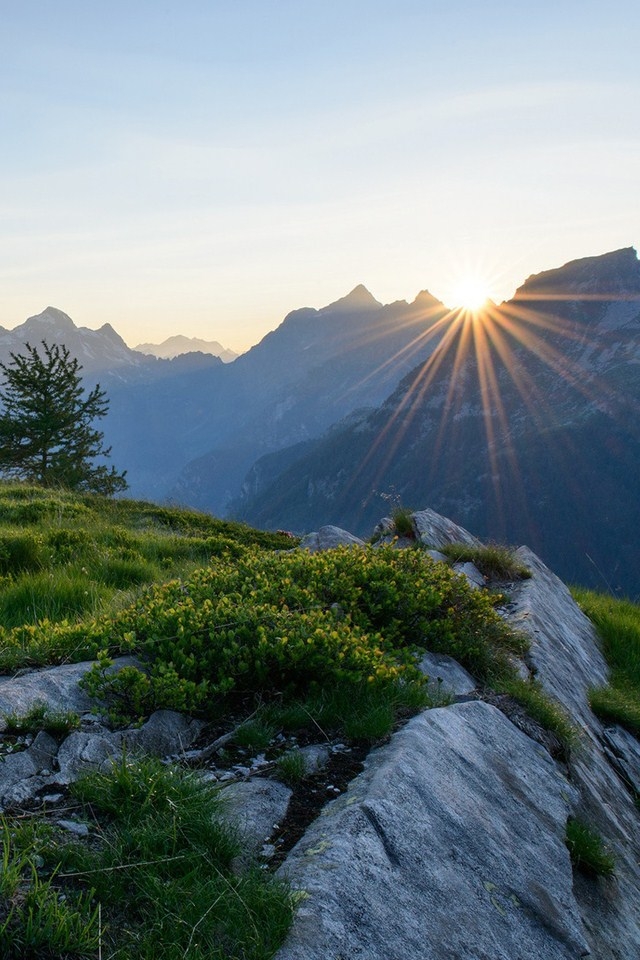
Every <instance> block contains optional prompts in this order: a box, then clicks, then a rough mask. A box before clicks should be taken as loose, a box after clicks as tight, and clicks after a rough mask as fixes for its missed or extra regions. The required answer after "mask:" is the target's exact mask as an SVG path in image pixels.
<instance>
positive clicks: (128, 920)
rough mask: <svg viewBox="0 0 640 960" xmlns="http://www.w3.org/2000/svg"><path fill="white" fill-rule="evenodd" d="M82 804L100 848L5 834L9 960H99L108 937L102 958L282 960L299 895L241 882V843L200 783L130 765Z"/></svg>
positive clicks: (87, 787)
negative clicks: (279, 953) (278, 959)
mask: <svg viewBox="0 0 640 960" xmlns="http://www.w3.org/2000/svg"><path fill="white" fill-rule="evenodd" d="M73 792H74V795H75V797H76V798H77V800H78V801H79V802H80V804H81V808H80V816H82V817H83V818H84V819H85V820H86V821H87V822H89V823H90V824H91V826H92V836H93V837H94V841H93V843H92V844H91V845H86V844H81V843H79V842H78V841H74V840H68V839H66V838H64V837H62V836H61V835H60V834H56V833H55V832H54V831H52V829H51V828H49V829H46V830H44V831H41V832H39V833H38V832H37V831H34V830H33V828H32V827H31V826H30V825H29V823H28V822H27V823H26V824H23V823H22V822H19V823H17V824H16V825H14V826H12V827H9V826H8V825H7V824H5V826H4V838H5V866H4V869H3V871H2V874H1V875H0V884H2V887H1V888H0V889H1V890H2V894H3V896H4V898H5V899H6V900H7V901H8V902H9V903H13V904H17V906H16V908H15V909H14V910H13V912H12V913H11V912H10V913H9V914H8V915H7V916H6V918H5V927H6V932H5V936H7V937H8V939H7V940H6V943H7V944H9V945H10V946H11V949H12V951H13V952H3V954H2V956H3V958H4V957H7V960H14V958H15V960H18V958H20V960H24V958H26V957H31V956H39V957H45V956H46V957H49V956H51V957H67V956H68V957H72V956H73V957H76V956H77V957H96V955H97V948H98V933H99V932H100V940H101V949H102V954H101V955H103V956H105V957H107V956H108V957H110V958H113V960H129V958H131V957H136V960H137V958H142V960H178V958H180V960H182V958H184V957H188V958H189V960H205V958H207V960H223V958H224V960H227V958H238V960H240V958H242V960H267V958H269V957H271V956H272V955H273V952H274V951H275V949H276V948H277V947H278V946H279V945H280V943H281V942H282V939H283V937H284V934H285V933H286V931H287V929H288V927H289V924H290V922H291V917H292V913H293V900H292V896H291V893H290V891H289V889H288V887H287V885H286V884H284V883H282V882H281V881H279V880H277V879H276V878H275V877H273V876H271V875H269V874H266V873H265V872H264V871H260V870H258V869H256V868H255V867H248V868H247V869H246V870H244V871H243V872H241V873H239V872H238V869H237V867H236V866H235V861H234V858H235V857H236V856H237V854H238V853H239V850H240V848H239V842H238V839H237V837H236V836H235V835H234V833H233V832H232V831H231V829H230V827H229V826H228V825H227V824H226V823H225V821H224V819H223V817H222V816H221V803H220V799H219V796H218V795H217V794H216V792H215V790H213V789H212V788H211V787H209V786H208V785H206V784H204V783H203V782H202V780H200V779H199V778H198V777H197V775H196V774H194V773H186V772H184V771H181V770H179V769H177V768H175V767H166V766H163V765H162V764H161V763H160V762H159V761H150V760H145V761H136V760H133V759H131V758H127V757H123V758H122V760H121V761H120V762H118V763H117V764H115V765H114V766H113V768H112V769H111V770H110V771H109V772H107V773H100V774H92V775H90V776H89V777H87V778H85V779H84V780H81V781H78V783H76V784H75V786H74V788H73ZM21 833H22V834H23V835H22V836H20V834H21ZM12 834H13V839H11V835H12ZM11 848H13V849H11ZM36 864H39V865H38V866H36ZM98 906H100V919H101V926H102V929H101V930H100V931H99V930H98ZM1 929H2V928H1V927H0V930H1ZM2 942H3V948H4V947H5V940H3V941H2ZM29 950H31V951H32V952H29Z"/></svg>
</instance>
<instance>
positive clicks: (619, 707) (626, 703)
mask: <svg viewBox="0 0 640 960" xmlns="http://www.w3.org/2000/svg"><path fill="white" fill-rule="evenodd" d="M573 595H574V597H575V599H576V600H577V602H578V603H579V604H580V606H581V607H582V609H583V610H584V612H585V613H586V614H587V616H588V617H589V618H590V619H591V620H592V621H593V623H594V624H595V626H596V627H597V629H598V632H599V634H600V637H601V640H602V649H603V653H604V655H605V658H606V660H607V663H608V664H609V667H610V669H611V679H610V683H609V684H608V685H607V686H606V687H602V688H598V689H593V690H591V691H590V695H589V702H590V704H591V707H592V709H593V711H594V712H595V713H596V714H597V715H598V716H599V717H601V718H602V719H603V720H608V721H612V722H614V723H619V724H621V725H622V726H624V727H626V728H627V729H628V730H630V731H631V732H632V733H634V734H635V735H636V736H639V735H640V606H638V605H637V604H635V603H631V602H630V601H629V600H618V599H616V598H614V597H611V596H608V595H606V594H599V593H594V592H593V591H590V590H583V589H581V588H577V587H575V588H574V589H573Z"/></svg>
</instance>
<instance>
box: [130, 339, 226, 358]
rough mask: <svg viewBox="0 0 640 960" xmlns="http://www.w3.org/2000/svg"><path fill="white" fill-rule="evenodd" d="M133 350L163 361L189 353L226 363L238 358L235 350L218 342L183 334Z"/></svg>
mask: <svg viewBox="0 0 640 960" xmlns="http://www.w3.org/2000/svg"><path fill="white" fill-rule="evenodd" d="M133 349H134V350H137V352H138V353H146V354H150V355H152V356H154V357H159V358H160V359H162V360H173V359H174V358H175V357H179V356H182V355H183V354H187V353H204V354H210V355H211V356H214V357H219V358H220V359H221V360H222V361H223V362H224V363H230V362H231V361H232V360H235V359H236V357H237V356H238V354H237V353H236V352H235V350H229V349H228V347H223V346H222V344H221V343H219V342H218V341H217V340H201V339H200V338H199V337H185V336H183V334H174V336H172V337H167V339H166V340H163V341H162V343H139V344H138V345H137V347H134V348H133Z"/></svg>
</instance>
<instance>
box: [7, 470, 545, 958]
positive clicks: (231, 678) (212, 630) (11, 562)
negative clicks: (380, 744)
mask: <svg viewBox="0 0 640 960" xmlns="http://www.w3.org/2000/svg"><path fill="white" fill-rule="evenodd" d="M291 546H292V541H291V539H290V538H288V537H287V536H285V535H281V534H266V533H263V532H261V531H257V530H252V529H250V528H248V527H246V526H243V525H240V524H232V523H227V522H223V521H219V520H216V519H215V518H212V517H210V516H207V515H203V514H199V513H196V512H193V511H189V510H181V509H177V508H175V509H174V508H164V507H158V506H154V505H151V504H148V503H139V502H132V501H126V500H122V501H108V500H103V499H100V498H94V497H80V496H74V495H72V494H68V493H64V492H51V491H49V492H47V491H43V490H39V489H36V488H29V487H23V486H2V487H0V576H1V579H0V624H2V625H3V626H2V627H0V670H1V671H2V672H11V671H13V670H15V669H17V668H20V667H24V666H30V665H34V664H35V665H38V664H45V663H56V662H62V661H65V660H81V659H85V658H87V657H95V656H98V655H99V656H100V664H101V666H103V665H104V664H105V663H107V662H108V658H109V657H110V656H113V655H117V654H120V653H125V652H127V653H134V654H136V655H137V656H139V657H142V658H143V659H144V660H146V662H147V669H146V670H145V671H144V672H142V671H137V670H133V669H132V670H129V671H126V672H123V673H122V674H120V675H119V677H118V678H117V679H115V680H109V679H107V678H106V677H105V675H104V673H103V672H102V669H101V666H98V667H97V668H96V670H95V672H94V674H93V676H92V678H91V681H90V682H91V685H92V689H93V690H94V692H96V693H99V694H100V695H101V696H103V697H105V698H106V699H107V700H108V702H109V703H110V704H111V715H112V718H113V719H114V722H116V721H117V722H121V723H122V722H126V721H127V720H130V719H131V718H142V717H144V716H145V715H148V714H149V713H150V712H151V711H152V710H153V709H156V708H158V707H173V708H174V709H183V710H188V711H189V712H191V713H194V714H198V715H200V716H201V717H203V718H205V719H209V720H215V721H216V722H217V723H218V724H220V723H222V724H223V725H224V723H225V718H227V719H228V718H229V717H233V722H234V723H239V722H240V721H241V720H242V719H243V718H246V717H249V716H251V717H252V721H251V722H252V723H254V724H255V723H256V722H258V724H262V725H263V726H264V727H265V728H266V729H270V730H271V731H274V730H278V729H282V730H297V729H299V728H301V727H303V726H304V725H307V726H308V725H309V724H310V723H311V724H313V725H315V726H316V728H317V727H321V728H322V729H323V730H325V731H329V732H339V733H340V735H341V736H346V737H348V736H351V737H354V738H364V739H369V740H374V739H376V738H377V737H380V736H384V734H385V733H386V732H388V730H389V729H390V728H391V726H392V725H393V723H394V719H395V718H396V717H397V716H398V714H399V713H406V711H407V710H409V711H410V710H412V709H414V710H415V709H416V708H417V707H419V706H424V705H426V704H427V703H428V698H427V697H426V695H425V690H424V685H423V681H422V679H421V678H420V677H419V675H418V674H417V672H416V670H415V668H414V666H413V662H414V653H415V651H416V649H418V648H420V646H428V647H429V648H430V649H432V650H439V651H441V652H445V653H450V654H452V655H453V656H455V657H456V658H457V659H459V660H460V661H461V662H462V663H464V664H465V665H466V666H467V667H468V668H469V669H470V670H471V671H472V673H474V674H475V675H476V676H477V677H478V678H480V680H482V681H484V682H487V683H493V684H495V685H496V686H498V687H500V686H502V688H503V689H510V692H512V694H513V695H514V696H516V697H517V698H519V699H521V700H524V701H527V699H528V701H529V702H530V703H533V701H535V703H533V706H536V707H537V709H538V712H539V714H540V716H541V717H542V716H543V715H544V714H545V711H546V704H542V702H541V698H542V699H544V698H543V697H542V694H541V692H540V691H539V690H538V689H537V688H534V687H532V688H531V689H530V690H524V689H520V688H519V686H518V684H517V682H516V681H515V679H514V675H513V671H512V668H511V667H510V666H509V654H510V653H512V652H514V651H515V652H518V651H519V650H520V649H521V647H522V641H521V640H520V639H519V638H517V637H515V636H514V635H513V634H512V633H511V632H510V631H509V630H508V629H507V628H506V626H505V625H504V623H503V622H502V620H501V619H500V618H499V617H498V616H497V614H496V613H495V611H494V609H493V605H492V604H493V601H492V600H491V599H490V598H488V597H486V596H484V595H481V594H479V593H473V592H472V591H470V590H469V589H468V588H467V586H466V584H465V583H464V581H463V580H461V579H460V578H457V577H454V576H453V575H452V574H451V573H450V571H449V570H448V568H446V567H445V566H444V565H442V564H434V563H432V562H431V561H430V560H428V559H427V558H425V557H424V556H423V555H422V554H421V553H420V551H417V550H405V551H395V550H392V549H389V548H383V549H379V550H373V549H370V550H364V551H360V550H357V551H348V550H342V551H334V552H331V554H322V555H314V556H310V555H308V554H305V553H288V552H281V551H282V550H284V551H287V550H289V549H290V548H291ZM524 686H527V685H523V684H520V687H524ZM538 701H540V703H538ZM551 722H552V723H553V722H555V721H554V720H553V719H552V720H551ZM176 777H177V780H176V779H175V778H176ZM107 780H108V782H107V781H105V780H103V781H101V782H100V783H99V785H98V786H97V787H95V786H94V787H91V786H89V787H87V789H86V791H85V792H84V793H83V790H84V788H83V787H81V788H79V794H78V798H77V801H76V802H78V803H80V804H85V807H83V809H84V810H85V814H86V816H88V817H90V818H93V817H97V818H98V824H99V827H96V834H100V835H102V837H103V838H104V839H103V842H102V843H101V844H100V843H99V844H97V848H98V849H97V850H95V851H94V855H95V857H94V859H93V860H92V861H91V863H90V864H89V863H88V861H87V860H86V859H83V857H84V854H83V852H82V850H81V849H79V848H77V847H76V848H74V847H73V844H69V841H68V839H65V838H64V836H61V833H60V831H57V832H56V831H55V830H53V831H52V829H51V828H50V827H49V826H47V825H46V824H36V825H34V824H33V823H31V822H24V821H12V822H10V823H9V822H7V823H5V824H4V825H3V828H2V831H0V832H1V835H2V839H3V843H4V851H5V863H6V864H7V868H6V869H5V870H4V885H3V886H2V885H0V936H5V939H6V938H7V937H8V936H9V935H10V936H11V937H13V941H12V942H15V947H12V949H13V952H12V953H9V954H8V957H9V958H14V957H15V958H18V957H23V956H28V955H30V954H29V950H32V951H33V950H35V949H37V950H40V952H41V955H45V954H44V947H45V946H46V945H48V946H49V947H50V948H51V949H50V953H49V954H48V956H50V957H52V958H53V957H66V956H87V957H89V956H91V957H93V956H95V943H96V936H97V935H98V934H97V930H98V926H99V925H100V924H101V923H102V924H105V923H106V924H107V926H108V928H109V930H108V931H107V932H106V933H104V932H103V939H104V943H105V945H106V947H108V950H109V951H110V952H109V954H108V955H110V956H114V957H121V958H125V957H128V956H132V957H133V956H136V957H137V956H146V955H147V954H146V953H145V951H147V950H149V951H151V952H150V953H149V955H150V956H151V955H153V956H157V957H158V960H160V958H162V960H171V958H173V957H174V956H175V957H178V956H180V957H182V956H188V957H189V958H192V960H198V958H200V957H205V956H207V957H209V956H215V955H216V954H215V952H214V949H217V947H215V945H216V944H218V946H219V945H220V944H222V947H221V950H222V951H223V952H222V953H221V954H220V955H221V956H228V957H234V956H238V957H240V956H242V957H246V958H254V960H259V958H264V957H267V956H269V955H270V953H271V952H272V951H273V949H275V945H276V943H277V941H278V939H281V937H282V936H283V935H284V930H285V929H286V925H287V922H288V920H287V917H290V916H291V902H290V900H289V898H288V893H287V892H286V890H283V889H282V887H279V886H278V885H274V882H273V880H272V878H271V877H269V875H268V874H265V872H264V871H262V872H260V875H259V876H260V878H261V879H258V880H256V879H255V877H254V875H253V874H250V875H249V874H247V875H246V876H245V875H243V876H241V877H239V878H238V877H236V875H235V874H233V872H232V871H231V869H230V865H231V860H230V854H229V853H228V851H229V850H231V847H232V846H233V842H232V840H230V839H228V838H227V839H206V840H205V835H204V833H203V834H202V836H200V835H194V834H193V832H189V831H188V829H187V827H186V826H185V825H184V824H183V823H182V822H178V821H177V820H176V821H175V823H174V829H173V833H172V836H173V840H172V844H171V846H170V848H166V845H165V846H163V843H164V840H163V834H164V833H166V831H164V830H163V827H162V825H161V824H159V823H158V822H157V821H156V820H155V819H154V816H153V806H154V804H152V803H151V802H150V799H149V798H150V797H152V796H154V797H156V798H157V802H158V803H159V804H160V805H162V804H163V803H167V804H168V805H169V806H170V807H171V809H174V808H173V807H172V806H171V804H172V803H173V800H171V797H173V796H174V794H175V791H176V790H178V791H179V792H180V791H182V793H181V795H183V794H184V796H185V797H186V796H187V795H189V796H191V793H195V795H194V798H193V803H194V804H195V805H196V807H198V805H204V807H205V808H206V809H207V811H209V812H207V813H206V816H207V817H209V816H212V815H213V813H212V812H211V811H210V809H209V808H210V805H211V804H213V805H214V806H215V797H213V796H211V795H209V794H206V795H201V791H200V790H199V789H198V787H197V784H194V782H193V781H191V780H190V779H189V778H188V777H187V778H186V779H185V782H184V783H183V782H182V781H183V778H182V775H180V774H179V772H170V773H167V771H166V769H165V768H162V769H161V770H159V769H158V768H157V767H153V766H147V767H142V768H140V767H139V765H138V764H136V763H134V762H133V761H131V760H129V761H124V760H123V764H122V765H121V767H119V768H117V769H114V771H113V774H112V775H111V776H110V777H109V778H107ZM176 784H177V785H176ZM92 790H93V793H92V792H91V791H92ZM205 793H206V791H205ZM111 795H114V796H115V797H116V798H117V802H116V803H115V805H112V807H109V802H108V797H109V796H111ZM98 797H102V798H107V799H106V800H105V803H106V807H104V804H103V805H102V806H103V807H104V809H102V807H101V802H99V800H98ZM167 797H168V798H169V799H167ZM162 798H164V799H162ZM185 802H186V800H185ZM189 802H192V801H191V800H189ZM154 803H155V801H154ZM138 807H140V808H141V809H138ZM223 832H224V831H223ZM165 840H166V837H165ZM140 843H143V848H141V847H140ZM208 844H209V845H208ZM210 844H213V846H211V845H210ZM221 849H223V850H226V851H227V853H224V854H220V853H219V851H220V850H221ZM114 850H115V851H118V852H117V853H116V854H114ZM92 856H93V855H92ZM114 856H115V861H114ZM34 857H35V858H36V859H35V860H34ZM197 861H199V862H206V863H207V865H208V866H207V870H208V871H209V872H210V873H212V874H214V875H215V876H216V877H217V878H218V879H219V880H220V886H219V887H218V888H216V890H215V891H213V889H212V890H211V896H212V897H213V898H214V899H215V901H216V903H218V899H217V898H218V897H221V898H222V899H221V900H220V901H219V902H220V903H221V904H222V908H221V912H219V913H218V912H216V913H213V912H212V913H211V914H210V913H209V912H208V910H207V908H206V906H204V905H203V903H202V897H201V891H199V886H201V881H202V874H201V871H199V870H198V869H197V868H196V867H195V865H194V864H195V863H196V862H197ZM36 862H37V863H38V864H39V867H38V869H35V868H34V869H32V865H33V864H34V863H36ZM161 862H167V863H168V862H171V863H174V862H175V863H179V864H182V865H183V867H184V870H183V869H182V868H180V869H178V870H177V872H174V871H173V870H172V871H171V872H170V873H168V874H167V873H163V871H162V869H161V867H160V864H161ZM143 863H144V864H146V865H147V866H146V867H145V868H144V869H143V868H142V864H143ZM43 864H44V867H43V866H42V865H43ZM64 864H66V866H64ZM30 865H31V866H30ZM61 865H62V866H61ZM189 865H191V866H189ZM149 866H150V867H151V869H150V870H149ZM63 867H64V868H63ZM121 867H122V868H123V869H124V873H123V875H125V876H126V877H127V890H128V891H129V894H130V895H129V896H128V897H127V898H126V900H127V903H126V905H123V897H122V896H121V894H119V893H118V889H119V888H118V886H117V884H110V883H109V882H105V878H106V879H107V880H108V878H109V876H111V874H112V873H113V872H114V870H118V871H119V870H120V868H121ZM56 870H57V872H55V871H56ZM52 871H53V873H52ZM118 875H119V874H118ZM236 881H237V882H236ZM60 889H62V890H63V891H64V893H65V896H66V899H65V900H60V898H59V896H58V893H59V892H60ZM159 890H160V891H161V894H162V896H160V895H159V893H158V891H159ZM172 891H173V892H172ZM226 896H228V897H229V898H230V899H229V901H228V903H227V901H225V900H224V897H226ZM154 897H155V899H156V900H158V899H159V900H160V904H161V907H162V911H161V913H162V912H164V915H165V916H168V917H171V916H173V915H175V917H182V916H183V906H184V905H187V904H192V903H193V904H194V906H193V911H192V912H191V913H190V914H189V919H184V922H178V921H176V922H175V923H174V924H173V927H175V928H176V931H178V929H179V930H181V932H182V934H184V936H178V935H177V933H176V939H175V942H172V944H171V945H169V944H168V943H167V947H166V950H165V952H164V953H162V954H160V953H153V950H154V949H159V948H156V947H153V946H149V947H147V946H145V944H146V943H147V940H148V941H149V943H151V942H152V941H153V942H154V943H157V937H155V935H154V933H153V931H154V930H158V929H160V928H161V927H162V923H163V920H162V917H161V916H159V915H153V917H152V918H151V921H150V924H151V926H149V922H145V921H144V917H145V916H146V915H147V914H148V913H149V911H148V907H147V906H145V904H148V903H150V902H151V901H152V900H153V899H154ZM172 898H173V899H172ZM238 903H240V905H241V908H240V911H239V915H238V914H237V913H235V914H234V913H233V911H234V910H235V909H236V908H237V907H238ZM265 903H267V904H269V905H270V906H269V910H268V912H269V915H272V914H273V916H274V917H276V918H277V920H275V921H274V923H275V928H271V927H270V926H269V924H267V923H266V921H265V919H264V917H265V914H264V910H265V907H264V904H265ZM97 904H100V905H101V908H102V916H101V917H99V916H98V915H97V914H96V905H97ZM225 904H226V905H225ZM29 905H31V906H29ZM32 908H33V909H32ZM190 909H191V908H190ZM232 914H233V915H234V916H238V919H237V920H234V922H233V923H232V924H231V925H228V924H227V925H226V926H225V925H224V923H223V920H222V919H221V917H223V916H225V915H229V916H231V915H232ZM184 916H185V918H186V916H187V915H186V914H184ZM175 917H174V918H175ZM216 918H217V919H216ZM3 925H4V928H5V929H4V931H3ZM259 930H260V931H262V930H264V931H265V937H264V938H262V937H260V938H259V937H257V931H259ZM55 931H58V932H57V933H55ZM109 931H110V932H109ZM205 931H206V932H205ZM196 933H197V934H198V935H197V936H196ZM200 933H201V934H202V936H200ZM67 934H68V935H69V937H71V935H72V934H73V937H75V938H76V940H77V943H76V942H75V941H74V943H75V946H73V947H72V945H71V942H70V941H69V940H68V938H67V940H65V936H66V935H67ZM164 936H165V935H164V934H163V937H164ZM21 938H22V939H21ZM25 938H26V939H25ZM29 938H30V939H29ZM38 938H39V939H38ZM56 938H57V939H56ZM149 938H151V939H149ZM7 942H9V940H7ZM54 943H55V944H56V947H55V949H54V948H53V946H52V945H53V944H54ZM21 951H22V952H21Z"/></svg>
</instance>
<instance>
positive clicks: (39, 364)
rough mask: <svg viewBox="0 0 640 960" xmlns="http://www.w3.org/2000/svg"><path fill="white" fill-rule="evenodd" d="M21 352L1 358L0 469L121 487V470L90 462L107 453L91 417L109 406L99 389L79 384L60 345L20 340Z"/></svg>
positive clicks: (74, 365) (76, 367)
mask: <svg viewBox="0 0 640 960" xmlns="http://www.w3.org/2000/svg"><path fill="white" fill-rule="evenodd" d="M25 348H26V352H25V353H24V354H17V353H12V354H11V363H1V362H0V370H1V371H2V373H3V374H4V384H3V388H2V389H0V404H1V407H0V473H2V474H3V475H4V476H5V477H7V478H12V479H21V480H27V481H30V482H35V483H39V484H42V485H43V486H47V487H52V486H61V487H66V488H68V489H71V490H80V491H88V492H93V493H102V494H105V495H107V496H111V495H112V494H114V493H118V492H119V491H121V490H124V489H126V487H127V482H126V480H125V474H124V473H118V472H117V471H116V470H115V468H114V467H110V468H109V467H107V466H106V465H105V464H96V463H95V462H94V461H95V458H96V457H108V456H109V454H110V452H111V448H110V447H108V448H106V449H105V448H104V447H103V439H104V436H103V434H102V433H101V432H100V431H99V430H96V429H95V428H94V427H93V426H92V424H93V421H94V420H96V419H98V418H100V417H104V416H105V415H106V413H107V409H108V407H109V401H108V400H107V399H106V394H105V392H104V390H101V389H100V385H99V384H98V385H96V386H95V387H94V388H93V390H91V391H90V392H89V393H85V390H84V388H83V386H82V378H81V376H80V371H81V370H82V366H81V365H80V363H79V362H78V360H77V359H75V358H73V357H71V356H70V353H69V350H68V349H67V348H66V347H65V346H58V345H56V344H54V345H53V346H49V345H48V344H47V343H46V341H44V340H43V341H42V349H41V350H39V349H38V348H36V347H32V346H31V345H30V344H28V343H27V344H25Z"/></svg>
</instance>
